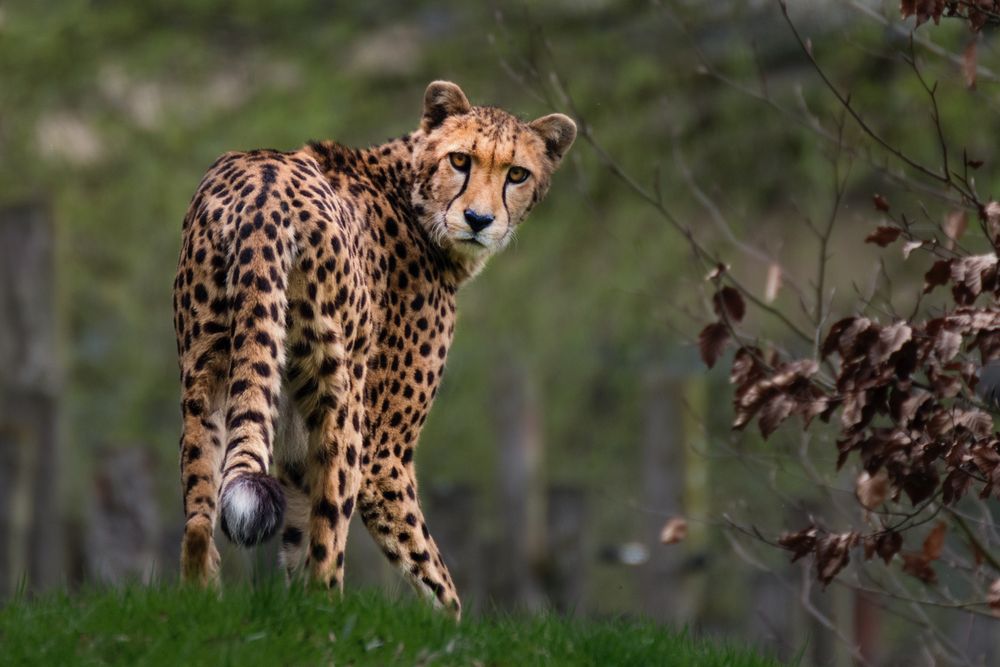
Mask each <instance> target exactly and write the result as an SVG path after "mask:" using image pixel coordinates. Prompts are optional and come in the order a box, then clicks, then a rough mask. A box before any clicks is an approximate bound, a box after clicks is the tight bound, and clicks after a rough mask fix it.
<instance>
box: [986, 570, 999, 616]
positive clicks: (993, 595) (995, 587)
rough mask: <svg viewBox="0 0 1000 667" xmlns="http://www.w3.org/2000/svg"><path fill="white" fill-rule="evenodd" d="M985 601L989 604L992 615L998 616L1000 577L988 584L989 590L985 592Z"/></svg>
mask: <svg viewBox="0 0 1000 667" xmlns="http://www.w3.org/2000/svg"><path fill="white" fill-rule="evenodd" d="M986 601H987V602H988V603H989V605H990V611H992V612H993V615H994V616H1000V579H997V580H996V581H994V582H993V583H992V584H990V590H989V592H988V593H987V594H986Z"/></svg>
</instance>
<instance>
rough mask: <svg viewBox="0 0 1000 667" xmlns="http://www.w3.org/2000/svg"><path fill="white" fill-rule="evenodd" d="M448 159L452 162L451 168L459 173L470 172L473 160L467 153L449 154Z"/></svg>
mask: <svg viewBox="0 0 1000 667" xmlns="http://www.w3.org/2000/svg"><path fill="white" fill-rule="evenodd" d="M448 159H449V160H451V166H453V167H454V168H455V169H458V170H459V171H469V164H470V163H471V160H470V159H469V156H468V155H466V154H465V153H449V154H448Z"/></svg>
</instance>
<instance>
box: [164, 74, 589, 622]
mask: <svg viewBox="0 0 1000 667" xmlns="http://www.w3.org/2000/svg"><path fill="white" fill-rule="evenodd" d="M575 138H576V125H575V124H574V123H573V121H572V120H571V119H570V118H568V117H567V116H565V115H562V114H549V115H546V116H543V117H541V118H538V119H537V120H534V121H532V122H524V121H521V120H519V119H518V118H516V117H514V116H513V115H511V114H509V113H507V112H506V111H503V110H501V109H498V108H495V107H489V106H472V105H471V104H470V103H469V100H468V99H467V98H466V96H465V94H464V93H463V92H462V90H461V89H460V88H459V87H458V86H457V85H455V84H454V83H450V82H447V81H435V82H432V83H431V84H430V85H429V86H428V88H427V90H426V92H425V94H424V101H423V113H422V117H421V119H420V124H419V127H418V129H417V130H415V131H414V132H412V133H410V134H407V135H405V136H403V137H401V138H398V139H394V140H391V141H388V142H387V143H384V144H382V145H378V146H374V147H370V148H367V149H363V150H362V149H354V148H349V147H346V146H343V145H341V144H338V143H335V142H332V141H322V142H311V143H308V144H307V145H305V146H304V147H302V148H301V149H299V150H297V151H294V152H280V151H276V150H254V151H250V152H231V153H227V154H225V155H223V156H222V157H220V158H219V159H218V160H216V162H215V163H214V164H213V165H212V166H211V167H210V168H209V170H208V172H207V173H206V175H205V176H204V178H203V179H202V181H201V184H200V185H199V187H198V189H197V192H196V193H195V195H194V197H193V199H192V201H191V204H190V207H189V208H188V211H187V214H186V216H185V218H184V223H183V238H182V246H181V252H180V260H179V264H178V270H177V276H176V279H175V282H174V300H173V306H174V326H175V330H176V334H177V347H178V356H179V364H180V371H181V384H182V392H181V412H182V418H183V434H182V436H181V441H180V454H181V455H180V458H181V462H180V468H181V483H182V487H183V499H184V512H185V527H184V536H183V539H182V543H181V576H182V579H183V580H185V581H189V582H194V583H196V584H200V585H204V586H215V585H218V576H219V567H220V557H219V552H218V550H217V549H216V546H215V542H214V537H213V534H214V528H215V523H216V518H217V517H218V519H219V523H220V527H221V528H222V532H223V533H224V534H225V535H226V536H227V537H228V538H229V540H230V541H232V542H233V543H235V544H237V545H241V546H245V547H250V546H254V545H257V544H259V543H261V542H263V541H265V540H267V539H269V538H270V537H272V536H273V535H275V534H278V533H280V535H281V547H280V563H281V567H282V569H283V570H284V572H285V573H286V578H287V579H288V580H295V579H298V578H302V579H304V580H306V581H308V582H315V583H316V584H319V585H321V586H324V587H329V588H330V589H335V590H337V591H339V592H342V591H343V582H344V547H345V544H346V540H347V529H348V524H349V521H350V518H351V515H352V514H353V512H354V511H355V510H357V511H358V512H360V514H361V518H362V520H363V522H364V525H365V527H366V528H367V529H368V531H369V532H370V533H371V535H372V537H373V538H374V539H375V542H376V543H377V544H378V546H379V548H380V549H381V550H382V552H383V553H384V554H385V556H386V557H387V558H388V559H389V561H391V562H392V563H393V564H394V565H395V566H396V567H397V568H398V569H399V571H400V572H401V573H402V575H403V576H404V577H405V578H406V579H407V580H408V581H409V583H410V584H411V585H412V586H413V587H414V588H415V589H416V590H417V592H418V593H419V594H420V595H422V596H423V597H425V598H427V599H428V600H430V601H431V602H432V603H433V604H434V605H436V606H438V607H440V608H443V609H445V610H450V612H451V613H453V614H454V615H455V616H458V615H460V613H461V605H460V602H459V598H458V595H457V592H456V590H455V586H454V584H453V582H452V578H451V576H450V575H449V573H448V569H447V567H445V564H444V561H443V560H442V559H441V554H440V553H439V551H438V548H437V546H436V545H435V543H434V540H433V538H432V537H431V535H430V533H429V532H428V529H427V524H426V523H425V521H424V514H423V512H422V511H421V507H420V502H419V499H418V495H417V479H416V476H415V470H414V450H415V448H416V445H417V440H418V436H419V434H420V430H421V427H422V426H423V424H424V421H425V420H426V419H427V414H428V410H429V409H430V406H431V403H432V402H433V400H434V397H435V395H436V394H437V390H438V385H439V384H440V382H441V376H442V373H443V371H444V367H445V359H446V358H447V355H448V348H449V345H450V344H451V341H452V337H453V335H454V331H455V298H456V293H457V291H458V288H459V287H460V286H461V285H463V284H464V283H466V282H468V281H469V279H471V278H472V277H474V276H475V275H476V274H477V273H479V272H480V270H481V269H482V268H483V266H484V264H485V263H486V261H487V259H488V258H489V257H490V256H492V255H493V254H495V253H497V252H499V251H500V250H502V249H503V248H504V247H505V246H507V245H508V244H509V243H510V241H511V239H512V238H513V237H514V234H515V232H516V230H517V228H518V226H519V225H520V224H521V223H522V222H523V221H524V219H525V217H526V216H527V214H528V212H529V211H530V210H531V209H532V207H534V206H535V205H536V204H537V203H538V202H539V201H541V200H542V198H543V197H544V196H545V195H546V193H547V191H548V190H549V185H550V179H551V177H552V174H553V172H554V171H555V170H556V168H557V167H558V166H559V164H560V162H561V161H562V159H563V158H564V156H565V155H566V152H567V151H568V150H569V148H570V146H571V145H572V144H573V141H574V139H575Z"/></svg>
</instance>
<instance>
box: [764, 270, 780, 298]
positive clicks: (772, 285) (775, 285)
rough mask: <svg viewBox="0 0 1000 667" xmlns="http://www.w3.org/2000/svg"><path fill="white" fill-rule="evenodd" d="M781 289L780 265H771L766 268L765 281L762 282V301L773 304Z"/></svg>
mask: <svg viewBox="0 0 1000 667" xmlns="http://www.w3.org/2000/svg"><path fill="white" fill-rule="evenodd" d="M780 289H781V265H779V264H774V263H772V264H771V265H769V266H768V267H767V280H766V281H765V282H764V301H765V302H767V303H774V300H775V299H777V298H778V291H779V290H780Z"/></svg>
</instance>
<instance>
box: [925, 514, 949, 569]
mask: <svg viewBox="0 0 1000 667" xmlns="http://www.w3.org/2000/svg"><path fill="white" fill-rule="evenodd" d="M947 530H948V527H947V526H946V525H945V523H944V522H943V521H939V522H938V523H937V524H935V526H934V528H932V529H931V532H929V533H928V534H927V537H926V538H924V550H923V554H924V558H926V559H927V560H928V562H933V561H936V560H937V559H938V558H940V557H941V549H943V548H944V535H945V533H946V532H947Z"/></svg>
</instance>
